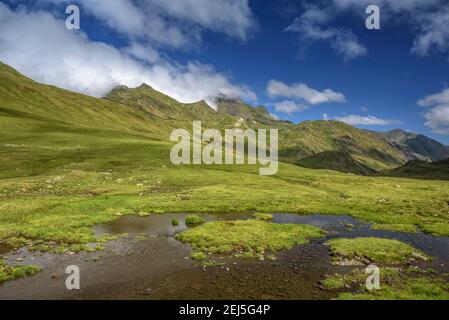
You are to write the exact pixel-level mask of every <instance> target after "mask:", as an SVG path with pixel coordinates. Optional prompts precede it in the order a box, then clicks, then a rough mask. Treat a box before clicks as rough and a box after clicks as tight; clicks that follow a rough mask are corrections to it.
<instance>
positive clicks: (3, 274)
mask: <svg viewBox="0 0 449 320" xmlns="http://www.w3.org/2000/svg"><path fill="white" fill-rule="evenodd" d="M39 271H41V268H40V267H38V266H33V265H31V266H11V265H8V264H6V263H4V262H3V261H1V260H0V283H2V282H5V281H9V280H15V279H18V278H22V277H26V276H31V275H34V274H36V273H38V272H39Z"/></svg>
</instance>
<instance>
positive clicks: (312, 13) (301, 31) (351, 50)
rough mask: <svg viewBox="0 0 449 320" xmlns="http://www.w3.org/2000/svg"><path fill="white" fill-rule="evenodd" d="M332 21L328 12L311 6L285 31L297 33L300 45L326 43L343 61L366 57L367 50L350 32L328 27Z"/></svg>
mask: <svg viewBox="0 0 449 320" xmlns="http://www.w3.org/2000/svg"><path fill="white" fill-rule="evenodd" d="M332 20H333V16H332V15H331V14H330V13H329V12H328V10H321V9H319V8H317V7H315V6H312V7H309V8H308V9H307V10H306V11H305V12H304V13H303V14H302V15H301V16H300V17H299V18H296V19H295V21H294V22H293V24H292V25H290V26H289V27H288V28H287V29H286V31H292V32H296V33H298V36H299V39H300V42H301V44H302V45H304V44H305V43H307V42H309V41H324V42H328V43H329V44H330V45H331V47H332V48H333V49H334V50H335V51H336V52H337V53H338V54H340V55H342V56H343V58H344V59H345V60H351V59H355V58H358V57H361V56H364V55H366V54H367V52H368V51H367V49H366V48H365V47H364V46H363V45H362V44H360V43H359V41H358V38H357V36H356V35H355V34H354V33H353V32H352V31H351V30H348V29H345V28H335V27H329V26H328V25H329V24H330V23H331V21H332Z"/></svg>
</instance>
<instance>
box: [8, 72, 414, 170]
mask: <svg viewBox="0 0 449 320" xmlns="http://www.w3.org/2000/svg"><path fill="white" fill-rule="evenodd" d="M216 107H217V111H215V110H214V109H212V108H211V107H210V106H209V105H208V104H207V103H206V102H204V101H199V102H196V103H191V104H184V103H180V102H179V101H176V100H175V99H172V98H171V97H169V96H167V95H164V94H162V93H161V92H158V91H157V90H155V89H154V88H151V87H150V86H148V85H142V86H140V87H138V88H127V87H124V86H120V87H117V88H115V89H113V90H112V91H111V92H110V93H109V94H108V95H106V97H104V98H101V99H100V98H94V97H89V96H85V95H82V94H78V93H74V92H70V91H68V90H63V89H59V88H56V87H54V86H48V85H43V84H39V83H37V82H35V81H33V80H31V79H29V78H27V77H25V76H23V75H21V74H20V73H18V72H17V71H15V70H14V69H12V68H10V67H8V66H6V65H4V64H0V125H1V127H2V137H1V138H0V139H1V140H0V143H1V142H3V143H5V144H8V145H22V144H24V145H28V143H29V144H36V145H39V146H40V147H45V148H54V147H55V146H58V145H65V144H70V145H71V147H70V148H73V149H79V148H82V147H83V145H86V144H89V143H90V144H96V143H99V145H100V146H101V145H102V144H104V143H107V140H108V139H107V138H108V137H109V136H111V135H117V134H120V135H121V134H126V135H128V137H129V138H130V139H142V138H145V139H153V140H155V141H160V142H161V143H168V137H169V135H170V133H171V131H172V130H173V129H176V128H185V129H187V130H191V128H192V122H193V121H196V120H200V121H202V122H203V128H207V127H209V128H217V129H220V130H222V129H224V128H235V127H238V128H243V129H245V128H255V129H257V128H277V129H279V155H280V159H281V161H283V162H289V163H294V164H300V160H302V159H304V158H308V157H310V156H313V155H317V154H321V153H323V154H321V155H318V156H317V157H312V158H308V159H307V161H306V160H305V161H303V164H304V163H305V162H307V163H308V165H309V166H311V167H313V166H315V167H325V168H326V167H328V168H329V169H333V170H340V171H343V172H347V171H348V170H349V171H351V172H353V173H356V174H365V173H366V172H367V171H369V170H368V169H367V168H369V169H371V170H376V171H381V170H389V169H393V168H396V167H399V166H401V165H403V164H405V163H406V160H407V158H406V157H405V155H404V154H403V152H401V151H400V150H398V148H396V147H395V146H393V145H392V144H391V143H389V142H387V141H386V139H385V138H383V137H380V136H379V135H377V134H376V133H373V132H367V131H365V130H360V129H357V128H354V127H352V126H350V125H347V124H345V123H342V122H337V121H305V122H302V123H300V124H293V123H291V122H286V121H278V120H276V119H274V118H273V117H272V116H271V115H270V114H269V113H268V111H267V110H266V109H265V108H264V107H256V108H254V107H252V106H250V105H248V104H246V103H244V102H243V101H242V100H240V99H229V98H225V97H219V98H217V100H216ZM69 132H71V133H76V134H75V135H74V136H73V135H72V136H70V138H69V136H68V133H69ZM42 134H44V135H45V137H46V138H45V139H42V138H41V137H42ZM102 139H103V140H102ZM101 141H103V142H101ZM100 142H101V143H100ZM47 150H48V149H47ZM327 151H329V152H327ZM326 152H327V153H326ZM323 157H324V159H326V160H324V159H323ZM332 157H334V159H333V158H332ZM330 160H332V161H330ZM24 161H25V160H24ZM313 161H317V163H316V164H315V165H313V164H312V162H313ZM332 162H333V163H332ZM342 163H343V164H344V165H343V166H342ZM351 163H353V164H354V166H352V165H350V164H351ZM351 167H353V168H352V169H351Z"/></svg>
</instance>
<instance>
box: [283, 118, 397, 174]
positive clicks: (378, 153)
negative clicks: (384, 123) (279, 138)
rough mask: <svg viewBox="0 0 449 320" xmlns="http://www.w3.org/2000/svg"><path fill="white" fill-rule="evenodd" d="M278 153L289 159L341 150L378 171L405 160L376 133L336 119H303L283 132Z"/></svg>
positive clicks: (395, 165) (294, 159) (392, 166)
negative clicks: (281, 145)
mask: <svg viewBox="0 0 449 320" xmlns="http://www.w3.org/2000/svg"><path fill="white" fill-rule="evenodd" d="M283 139H284V141H285V142H284V145H283V150H282V152H281V155H282V156H283V157H284V158H286V159H289V161H291V162H297V161H298V160H300V159H302V158H305V157H308V156H311V155H314V154H317V153H321V152H324V151H344V152H345V153H348V154H350V155H351V157H352V158H353V159H354V160H356V161H358V162H359V163H361V164H363V165H364V166H366V167H369V168H372V169H375V170H382V169H389V168H394V167H398V166H400V165H402V164H404V163H405V162H406V160H405V157H404V155H403V154H402V153H401V152H399V151H398V150H396V149H395V148H393V147H392V146H391V145H390V144H388V143H387V142H386V141H384V140H383V139H381V138H379V137H378V136H377V135H376V134H373V133H370V132H367V131H365V130H360V129H357V128H354V127H352V126H350V125H348V124H345V123H342V122H337V121H305V122H302V123H300V124H299V125H297V126H295V127H293V128H292V129H291V130H288V131H286V132H284V133H283Z"/></svg>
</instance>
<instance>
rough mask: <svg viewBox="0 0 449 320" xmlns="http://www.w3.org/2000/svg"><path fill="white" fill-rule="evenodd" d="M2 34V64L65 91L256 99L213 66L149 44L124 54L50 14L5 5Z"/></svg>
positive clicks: (185, 98)
mask: <svg viewBox="0 0 449 320" xmlns="http://www.w3.org/2000/svg"><path fill="white" fill-rule="evenodd" d="M0 30H1V32H0V43H1V45H0V60H1V61H2V62H4V63H6V64H8V65H11V66H12V67H14V68H16V69H18V70H19V71H20V72H22V73H24V74H25V75H27V76H29V77H31V78H33V79H34V80H36V81H40V82H44V83H47V84H52V85H56V86H59V87H62V88H66V89H70V90H74V91H78V92H82V93H86V94H89V95H93V96H103V95H104V94H106V93H107V92H108V91H109V90H111V89H112V88H113V87H115V86H117V85H122V84H123V85H126V86H128V87H136V86H139V85H140V84H142V83H147V84H148V85H151V86H152V87H153V88H155V89H156V90H159V91H162V92H164V93H166V94H168V95H170V96H172V97H174V98H175V99H178V100H180V101H182V102H186V103H189V102H195V101H198V100H202V99H205V100H209V101H210V100H211V97H214V96H217V95H220V94H224V95H229V96H233V97H235V96H240V97H243V98H248V99H255V98H256V96H255V94H254V93H253V92H252V91H251V90H249V89H248V88H246V87H245V86H241V85H235V84H233V83H232V82H231V81H230V80H229V79H228V77H226V76H225V75H223V74H220V73H218V72H216V71H215V69H214V68H213V67H212V66H209V65H204V64H201V63H199V62H195V61H193V62H189V63H187V64H186V65H179V64H176V63H173V62H169V61H167V60H165V59H161V58H160V57H159V55H157V54H156V53H155V52H154V51H151V50H149V49H148V48H145V47H144V46H139V45H131V46H130V47H128V48H125V49H124V50H118V49H116V48H114V47H112V46H110V45H108V44H105V43H102V42H93V41H91V40H90V39H89V38H88V37H87V35H86V34H84V33H83V32H73V31H68V30H66V28H65V22H64V21H62V20H58V19H56V18H55V17H54V16H52V15H51V14H49V13H46V12H42V11H39V12H28V11H26V10H23V9H22V10H19V11H12V10H10V9H9V8H8V7H7V6H6V5H4V4H3V3H0ZM146 53H147V54H146ZM136 57H138V59H136ZM142 61H145V62H146V63H143V62H142ZM151 61H153V62H154V61H155V62H157V63H153V64H151V63H149V62H151Z"/></svg>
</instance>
